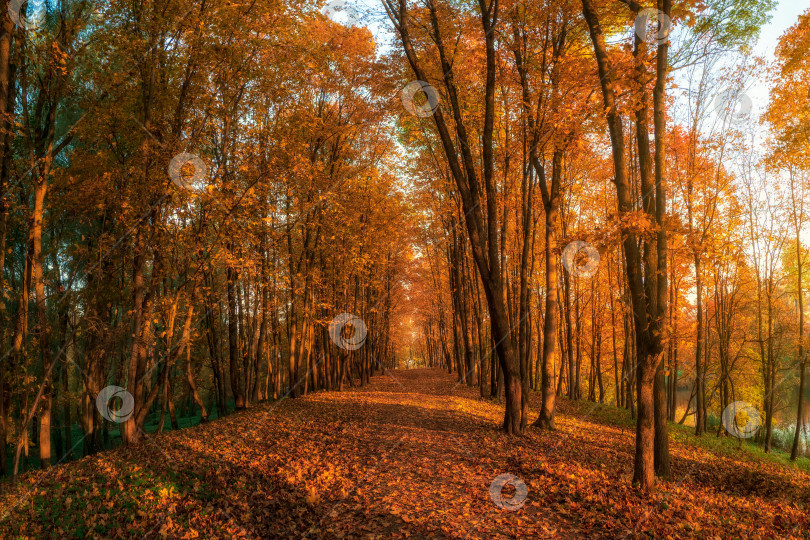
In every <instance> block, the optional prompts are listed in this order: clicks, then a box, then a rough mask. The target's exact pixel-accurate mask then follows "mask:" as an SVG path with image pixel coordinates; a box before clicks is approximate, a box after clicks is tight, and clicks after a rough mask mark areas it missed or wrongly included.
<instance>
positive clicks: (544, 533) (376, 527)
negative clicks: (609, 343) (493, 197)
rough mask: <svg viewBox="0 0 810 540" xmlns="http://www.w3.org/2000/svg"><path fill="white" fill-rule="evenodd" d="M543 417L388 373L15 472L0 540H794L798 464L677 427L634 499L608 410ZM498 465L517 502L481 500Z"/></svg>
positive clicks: (2, 510) (626, 449) (806, 502)
mask: <svg viewBox="0 0 810 540" xmlns="http://www.w3.org/2000/svg"><path fill="white" fill-rule="evenodd" d="M535 401H536V399H535ZM558 407H559V410H558V413H557V417H556V421H557V430H556V431H554V432H544V431H540V430H538V429H536V428H529V430H528V434H527V435H526V436H523V437H510V436H507V435H505V434H504V433H502V432H501V431H500V430H499V424H500V420H501V418H502V414H503V413H502V410H503V408H502V405H500V404H498V403H497V402H492V401H486V400H481V399H478V398H477V389H475V388H467V387H464V386H460V385H458V384H457V383H456V382H455V379H454V378H453V376H451V375H448V374H446V373H443V372H439V371H435V370H410V371H394V372H391V373H390V374H387V375H380V376H377V377H374V378H373V379H372V381H371V384H370V385H367V386H365V387H363V388H353V389H348V390H347V391H344V392H342V393H338V392H321V393H316V394H311V395H308V396H306V397H304V398H301V399H294V400H292V399H287V400H282V401H280V402H277V403H265V404H260V405H257V406H255V407H253V408H251V409H249V410H246V411H242V412H239V413H236V414H233V415H230V416H228V417H225V418H222V419H219V420H216V421H214V422H209V423H207V424H203V425H200V426H196V427H192V428H188V429H184V430H180V431H174V432H167V433H163V434H160V435H155V436H150V438H149V439H147V440H146V441H144V442H143V443H142V444H139V445H137V446H134V447H129V448H120V449H117V450H113V451H109V452H103V453H100V454H97V455H94V456H91V457H87V458H83V459H81V460H78V461H76V462H73V463H69V464H65V465H59V466H57V467H52V468H50V469H48V470H46V471H35V472H30V473H26V474H25V475H24V476H23V477H22V478H21V480H20V482H19V483H18V484H17V485H16V486H13V487H11V488H9V486H7V485H6V486H4V493H2V495H0V538H7V537H10V538H24V537H98V538H118V537H138V538H141V537H149V538H161V537H164V538H165V537H168V538H234V537H236V538H242V537H244V538H302V537H307V538H585V537H588V538H646V537H662V538H663V537H671V538H692V537H697V538H805V537H810V515H808V510H809V509H810V474H808V473H807V472H805V471H803V470H801V469H799V468H797V467H795V466H794V467H791V466H790V465H785V464H782V463H778V462H776V461H774V460H773V459H770V458H768V457H765V456H760V455H756V454H755V453H752V452H749V451H747V450H746V449H744V448H742V449H736V448H733V449H731V450H730V446H729V444H727V443H723V444H720V443H718V444H717V446H716V447H713V441H715V440H716V441H721V440H722V439H718V438H716V437H715V436H714V435H707V436H704V437H703V440H702V441H701V442H699V443H695V442H692V441H691V440H690V438H687V437H681V436H678V434H677V433H675V434H674V436H673V438H672V439H673V440H672V448H671V451H672V465H673V467H672V468H673V479H672V480H671V481H662V482H659V484H658V485H657V487H656V490H655V491H654V492H653V493H651V494H648V495H647V494H642V493H640V492H639V491H637V490H636V489H635V488H633V486H632V485H631V479H632V467H633V441H634V432H633V428H632V426H631V424H630V422H629V421H628V419H627V418H625V417H624V416H622V411H619V410H617V409H615V408H613V407H610V406H607V405H600V406H594V405H593V404H590V403H578V404H574V403H570V402H568V401H566V400H560V401H559V402H558ZM674 431H676V432H677V429H676V430H674ZM691 439H694V437H691ZM732 450H733V451H732ZM504 473H509V474H512V475H515V476H516V477H518V478H520V479H521V480H522V481H523V482H525V484H526V486H527V488H528V494H527V496H526V497H525V500H524V501H523V503H524V504H523V505H522V507H520V508H518V509H517V510H515V509H502V508H501V507H499V506H498V505H496V504H494V503H493V501H492V500H491V498H490V485H491V483H492V482H493V480H495V478H496V477H498V476H499V475H501V474H504ZM508 491H513V490H512V488H507V489H506V490H505V491H504V493H505V495H504V497H506V498H508V497H509V495H510V494H508V493H506V492H508ZM514 496H515V499H513V500H512V502H513V503H514V502H516V501H517V499H519V498H520V496H521V495H520V492H519V490H518V492H517V493H514Z"/></svg>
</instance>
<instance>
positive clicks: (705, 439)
mask: <svg viewBox="0 0 810 540" xmlns="http://www.w3.org/2000/svg"><path fill="white" fill-rule="evenodd" d="M557 399H558V400H564V402H565V407H566V409H571V410H572V411H575V413H576V414H577V415H580V416H587V417H588V418H590V419H592V420H593V421H595V422H599V423H605V424H611V425H616V426H622V427H630V428H633V427H635V425H636V421H635V419H633V418H632V417H631V416H630V411H628V410H627V409H624V408H618V407H616V406H615V405H609V404H605V403H593V402H589V401H569V400H567V399H565V398H557ZM708 420H709V422H708V423H709V430H708V432H707V433H706V434H704V435H702V436H700V437H698V436H696V435H695V428H694V427H691V426H685V425H678V424H677V423H674V422H669V424H668V425H669V436H670V440H673V441H676V442H678V443H681V444H686V445H691V446H694V447H697V448H702V449H704V450H708V451H711V452H714V453H716V454H719V455H724V456H729V457H734V458H735V459H744V460H748V461H752V462H756V461H765V462H770V463H775V464H778V465H781V466H783V467H786V468H789V469H794V468H798V469H800V470H802V471H805V472H807V473H810V458H808V457H806V456H801V457H799V458H798V459H797V460H796V461H795V462H794V461H790V452H785V451H783V450H781V449H778V448H775V449H772V450H771V451H770V452H767V453H766V452H765V450H764V449H763V448H762V444H761V443H758V442H757V441H756V440H755V439H753V438H752V439H742V440H741V439H736V438H734V437H729V436H725V435H723V434H721V435H720V436H719V437H718V436H717V430H718V426H719V422H718V421H717V419H716V418H714V417H711V416H710V417H709V419H708Z"/></svg>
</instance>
